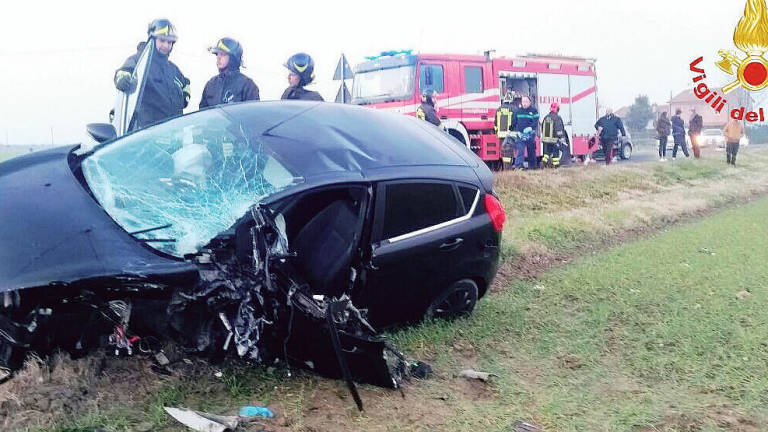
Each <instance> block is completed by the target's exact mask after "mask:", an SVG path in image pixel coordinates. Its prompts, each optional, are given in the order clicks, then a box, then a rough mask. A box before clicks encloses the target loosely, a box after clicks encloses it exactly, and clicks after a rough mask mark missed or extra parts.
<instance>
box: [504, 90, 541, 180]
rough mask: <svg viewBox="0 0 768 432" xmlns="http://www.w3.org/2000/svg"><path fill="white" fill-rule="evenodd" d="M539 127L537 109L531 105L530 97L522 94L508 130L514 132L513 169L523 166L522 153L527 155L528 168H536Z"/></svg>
mask: <svg viewBox="0 0 768 432" xmlns="http://www.w3.org/2000/svg"><path fill="white" fill-rule="evenodd" d="M538 129H539V111H538V110H536V108H534V107H532V106H531V98H529V97H528V96H523V98H522V100H521V105H520V108H519V109H518V110H517V111H515V114H514V115H513V116H512V125H511V126H510V130H511V131H513V133H514V134H515V165H514V168H515V169H522V168H523V155H524V154H526V153H527V155H528V169H536V168H538V161H539V159H538V158H537V157H536V135H537V133H538Z"/></svg>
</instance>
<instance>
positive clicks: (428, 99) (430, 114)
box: [416, 88, 440, 127]
mask: <svg viewBox="0 0 768 432" xmlns="http://www.w3.org/2000/svg"><path fill="white" fill-rule="evenodd" d="M436 101H437V92H436V91H434V90H433V89H431V88H427V89H424V91H423V92H421V105H419V107H418V108H416V117H417V118H419V119H421V120H424V121H426V122H429V123H432V124H433V125H435V126H437V127H440V117H438V116H437V110H436V109H435V102H436Z"/></svg>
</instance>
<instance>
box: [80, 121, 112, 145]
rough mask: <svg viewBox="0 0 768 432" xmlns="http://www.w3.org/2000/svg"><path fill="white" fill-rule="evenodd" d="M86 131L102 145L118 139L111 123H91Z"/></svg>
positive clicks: (86, 127)
mask: <svg viewBox="0 0 768 432" xmlns="http://www.w3.org/2000/svg"><path fill="white" fill-rule="evenodd" d="M85 129H86V130H87V131H88V135H90V136H92V137H93V139H95V140H96V141H98V142H100V143H102V142H104V141H109V140H111V139H113V138H115V137H117V131H116V130H115V127H114V126H112V125H111V124H109V123H90V124H88V125H87V126H85Z"/></svg>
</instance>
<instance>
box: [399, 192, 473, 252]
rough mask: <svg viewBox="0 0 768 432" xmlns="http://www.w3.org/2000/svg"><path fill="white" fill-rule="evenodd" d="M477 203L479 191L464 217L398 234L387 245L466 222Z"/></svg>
mask: <svg viewBox="0 0 768 432" xmlns="http://www.w3.org/2000/svg"><path fill="white" fill-rule="evenodd" d="M479 201H480V189H478V190H477V193H476V194H475V201H473V202H472V207H471V208H470V209H469V211H468V212H467V214H465V215H464V216H461V217H458V218H456V219H451V220H448V221H445V222H441V223H439V224H437V225H432V226H428V227H426V228H422V229H420V230H416V231H411V232H409V233H405V234H400V235H399V236H396V237H392V238H389V239H387V242H388V243H396V242H399V241H402V240H406V239H409V238H412V237H416V236H418V235H422V234H426V233H428V232H432V231H435V230H439V229H440V228H445V227H447V226H451V225H454V224H457V223H459V222H464V221H465V220H468V219H469V218H471V217H472V215H473V214H474V213H475V209H476V208H477V203H478V202H479Z"/></svg>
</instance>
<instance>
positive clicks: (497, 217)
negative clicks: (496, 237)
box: [485, 194, 507, 232]
mask: <svg viewBox="0 0 768 432" xmlns="http://www.w3.org/2000/svg"><path fill="white" fill-rule="evenodd" d="M485 211H487V212H488V216H490V217H491V223H493V227H494V228H495V229H496V231H497V232H501V230H502V229H504V221H506V220H507V214H506V213H504V207H502V205H501V203H500V202H499V200H498V199H496V197H495V196H493V195H491V194H485Z"/></svg>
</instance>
